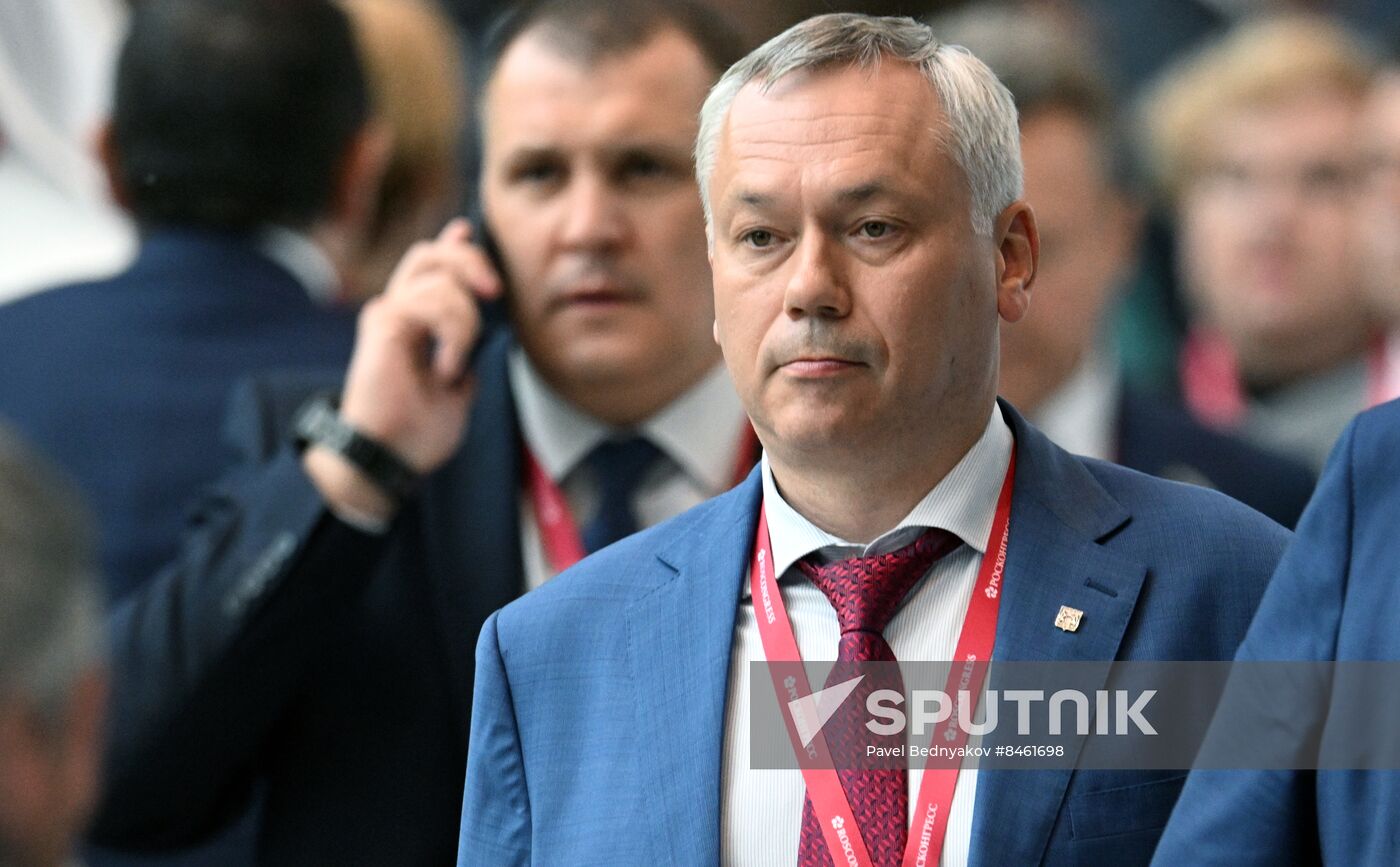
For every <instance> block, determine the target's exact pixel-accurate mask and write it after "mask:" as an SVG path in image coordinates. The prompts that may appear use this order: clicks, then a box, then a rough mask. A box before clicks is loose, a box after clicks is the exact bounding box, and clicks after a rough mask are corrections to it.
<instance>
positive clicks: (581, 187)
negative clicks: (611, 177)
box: [560, 175, 629, 251]
mask: <svg viewBox="0 0 1400 867" xmlns="http://www.w3.org/2000/svg"><path fill="white" fill-rule="evenodd" d="M628 231H629V228H628V218H627V210H626V204H625V202H624V201H623V197H622V196H621V195H620V194H619V192H618V191H617V190H615V189H613V188H612V186H611V185H610V184H609V183H608V182H607V180H606V179H605V178H602V177H598V176H596V175H580V176H578V177H576V178H575V180H574V181H573V183H572V184H571V185H570V189H569V192H568V196H567V199H566V202H565V213H564V223H563V229H562V231H561V237H560V241H561V243H562V244H563V246H564V247H566V248H567V249H571V250H587V251H604V250H610V249H613V248H616V247H618V246H620V245H621V244H622V243H623V242H624V241H625V240H626V238H627V234H628Z"/></svg>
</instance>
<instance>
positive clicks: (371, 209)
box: [327, 120, 394, 237]
mask: <svg viewBox="0 0 1400 867" xmlns="http://www.w3.org/2000/svg"><path fill="white" fill-rule="evenodd" d="M393 153H394V136H393V133H392V132H391V131H390V130H389V128H388V127H387V126H385V125H384V124H383V123H382V122H380V121H377V120H371V121H369V122H368V123H366V124H365V125H364V126H362V127H360V130H359V132H357V133H355V135H354V136H353V137H352V138H351V139H350V143H349V144H348V145H347V146H346V148H345V153H344V154H343V155H342V156H341V159H340V171H339V173H338V174H337V175H336V178H335V188H334V190H333V191H332V193H333V194H332V196H331V202H330V205H331V207H330V213H329V214H328V215H327V216H328V217H329V218H330V221H331V222H334V223H338V224H340V225H342V226H347V227H350V228H351V230H352V231H353V232H354V233H355V236H356V237H364V236H365V233H367V232H368V230H369V227H370V225H371V223H372V222H373V221H374V219H375V217H376V215H377V213H378V210H379V197H380V188H381V186H382V184H383V183H384V173H385V171H386V170H387V169H388V168H389V160H390V158H391V157H392V156H393Z"/></svg>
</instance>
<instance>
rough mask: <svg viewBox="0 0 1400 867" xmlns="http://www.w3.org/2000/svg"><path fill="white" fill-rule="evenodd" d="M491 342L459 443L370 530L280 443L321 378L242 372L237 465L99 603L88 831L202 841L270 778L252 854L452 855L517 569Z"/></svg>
mask: <svg viewBox="0 0 1400 867" xmlns="http://www.w3.org/2000/svg"><path fill="white" fill-rule="evenodd" d="M507 348H508V339H507V338H506V336H505V335H504V334H497V335H495V336H493V337H490V338H489V339H488V340H487V342H486V345H485V347H484V348H483V349H482V351H481V353H480V356H479V359H478V364H477V376H478V393H477V398H476V401H475V404H474V406H473V409H472V414H471V420H470V423H469V427H468V430H467V433H466V436H465V439H464V442H463V444H462V446H461V448H460V450H459V451H458V453H457V454H456V455H455V457H453V458H452V459H451V460H450V461H449V462H448V464H447V465H446V466H445V467H444V468H443V469H442V470H440V471H439V472H437V473H436V474H434V475H433V476H432V477H431V478H429V479H427V480H426V482H425V485H424V487H423V489H422V490H421V492H420V493H419V495H418V496H417V497H415V498H414V499H413V500H412V501H411V502H410V503H408V504H407V505H406V506H405V508H404V509H403V510H402V511H401V513H400V514H399V516H398V517H397V518H396V520H395V522H394V525H393V527H392V529H391V531H390V532H389V533H388V534H387V535H386V536H384V537H376V536H371V535H367V534H365V533H362V532H359V531H357V530H355V529H353V528H351V527H349V526H348V525H346V524H343V523H342V522H340V521H339V520H337V519H335V518H334V517H333V516H331V515H330V514H329V513H328V512H327V510H326V509H325V508H324V506H323V504H322V501H321V499H320V496H319V494H318V493H317V492H316V490H315V488H314V487H313V486H312V484H311V482H310V480H309V479H308V478H307V477H306V475H305V473H304V472H303V471H302V470H301V464H300V460H299V457H298V456H297V455H296V454H295V452H294V451H293V450H292V449H291V447H290V446H288V445H286V444H285V443H286V441H287V436H286V433H287V429H288V427H289V419H290V416H291V414H292V412H293V410H294V409H295V408H296V407H297V406H298V405H300V403H301V402H302V400H303V399H304V398H305V397H306V396H307V394H308V393H309V392H310V391H312V390H315V388H317V387H322V386H329V387H332V388H334V387H336V386H337V383H336V382H334V381H326V380H317V379H316V378H314V377H313V378H310V379H303V380H300V381H295V380H289V379H283V380H281V381H279V382H275V383H264V384H262V385H260V386H257V387H253V388H251V389H250V390H249V391H248V392H247V394H246V395H245V397H246V398H247V400H246V402H245V406H244V408H243V410H242V411H241V412H239V413H237V414H236V417H235V419H234V423H233V428H232V429H233V430H234V431H235V433H236V435H237V436H238V437H239V439H240V440H241V442H242V443H243V444H244V446H245V448H246V449H247V450H248V455H247V461H246V467H245V469H243V470H242V471H240V472H238V473H236V474H235V475H234V476H233V477H232V478H230V479H229V480H228V481H227V482H226V483H225V484H224V485H223V486H222V489H221V491H220V492H219V493H217V494H216V495H214V496H212V497H210V498H209V499H208V500H207V501H206V502H205V504H204V505H203V507H202V509H201V510H200V511H199V513H198V514H197V516H196V526H195V529H194V530H193V531H192V532H191V533H190V535H189V536H188V538H187V539H186V540H185V544H184V546H183V548H182V550H181V554H180V558H179V560H178V561H177V562H176V563H175V564H174V565H173V566H171V567H170V568H169V569H168V570H166V571H165V572H164V573H162V574H161V575H160V576H159V577H158V578H157V579H156V580H155V581H154V582H153V583H152V584H151V585H150V586H148V587H147V588H145V589H144V590H143V591H142V592H141V593H138V594H136V595H134V596H133V597H132V598H131V599H130V600H129V602H128V604H126V605H124V606H123V607H122V608H121V609H120V610H119V611H118V612H116V614H115V616H114V618H113V629H114V650H113V657H114V664H115V677H116V689H115V691H114V696H115V698H116V706H115V707H114V709H113V714H114V718H113V723H112V726H111V728H112V735H111V747H110V752H109V757H108V765H107V769H106V770H107V787H106V791H105V794H104V797H103V800H102V804H101V808H100V811H99V815H98V819H97V823H96V826H95V829H94V833H93V836H94V838H95V839H96V840H97V841H98V842H102V843H105V844H109V845H110V844H116V845H127V846H131V845H141V846H147V847H150V846H174V845H181V844H184V843H186V842H189V841H192V840H197V839H199V838H200V837H201V836H202V835H204V834H206V833H207V832H209V831H210V830H211V829H213V828H215V827H216V826H217V825H218V824H219V823H220V822H221V821H222V819H223V818H224V817H226V816H227V815H229V814H230V813H232V812H236V811H237V810H238V809H239V808H240V807H241V806H242V804H243V803H244V802H246V800H247V798H248V795H249V792H250V790H251V788H252V787H253V784H254V781H255V780H261V782H262V784H263V788H264V790H265V792H266V809H265V817H264V820H263V827H262V836H261V839H260V843H259V862H260V863H263V864H270V865H281V864H285V865H308V864H376V865H377V864H394V865H419V864H448V863H451V861H452V859H453V855H454V853H455V850H456V842H455V841H456V828H457V820H458V817H459V815H460V811H459V808H460V805H461V793H462V780H463V774H464V771H463V768H464V766H465V762H466V751H467V732H468V722H469V717H470V700H471V684H472V679H473V657H472V647H473V645H474V642H475V640H476V636H477V633H478V632H479V630H480V626H481V624H482V622H483V621H484V620H485V619H486V617H487V615H488V614H490V612H492V611H494V610H495V609H497V608H499V607H500V606H502V605H504V604H505V603H506V602H509V601H510V600H511V599H513V598H514V597H515V596H516V595H517V594H518V593H519V591H520V589H521V586H522V577H521V576H522V567H521V563H520V534H519V528H518V518H519V516H518V509H519V503H518V500H519V497H518V490H519V478H520V472H519V465H520V464H519V457H520V452H519V445H518V433H517V429H516V421H515V410H514V406H513V403H512V401H511V396H510V391H509V388H508V384H507V376H506V353H507Z"/></svg>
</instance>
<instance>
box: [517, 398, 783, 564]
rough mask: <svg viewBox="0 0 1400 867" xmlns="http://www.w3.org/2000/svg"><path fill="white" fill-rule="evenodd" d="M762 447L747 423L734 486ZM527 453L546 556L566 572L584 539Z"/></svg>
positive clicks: (564, 504)
mask: <svg viewBox="0 0 1400 867" xmlns="http://www.w3.org/2000/svg"><path fill="white" fill-rule="evenodd" d="M759 448H760V446H759V442H758V437H757V436H756V435H755V434H754V432H753V428H752V427H750V426H749V425H747V424H745V425H744V430H743V431H742V432H741V433H740V441H739V452H738V458H737V459H736V460H735V462H734V463H735V465H734V484H736V485H737V484H738V483H739V482H742V481H743V480H744V479H745V478H746V477H747V476H748V474H749V471H750V470H752V469H753V465H754V464H756V463H758V452H759ZM524 451H525V487H526V489H527V490H528V491H529V493H530V505H531V507H532V508H533V509H534V512H535V520H536V521H538V522H539V526H540V541H541V543H542V544H543V545H544V556H545V559H546V560H547V561H548V563H549V565H550V567H551V568H553V569H554V571H555V572H563V571H564V570H565V569H567V568H569V567H570V566H572V565H574V564H575V563H577V562H578V561H580V560H582V559H583V557H584V555H585V554H586V553H587V552H586V551H585V550H584V548H583V537H582V535H581V534H580V533H579V528H578V523H577V522H576V521H575V520H574V514H573V512H572V511H571V510H570V509H569V501H568V500H567V499H565V497H564V492H563V491H562V490H560V488H559V486H558V485H557V484H555V482H554V479H551V478H550V477H549V473H547V472H545V470H544V467H542V466H540V462H539V461H538V460H536V459H535V456H534V454H533V453H531V451H530V449H529V448H528V447H527V448H526V449H525V450H524Z"/></svg>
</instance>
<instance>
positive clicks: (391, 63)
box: [340, 0, 468, 252]
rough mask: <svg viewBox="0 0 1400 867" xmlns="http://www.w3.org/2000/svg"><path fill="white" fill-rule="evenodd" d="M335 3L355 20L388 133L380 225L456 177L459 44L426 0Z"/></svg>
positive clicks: (461, 113) (460, 124) (462, 114)
mask: <svg viewBox="0 0 1400 867" xmlns="http://www.w3.org/2000/svg"><path fill="white" fill-rule="evenodd" d="M340 4H341V6H342V7H343V8H344V9H345V11H346V14H347V15H349V17H350V22H351V24H352V25H353V27H354V31H355V39H356V42H357V43H358V44H359V48H360V53H361V58H362V61H363V63H364V67H365V78H366V83H367V84H368V86H369V91H370V98H371V104H372V108H373V112H374V115H375V116H376V117H378V118H379V119H380V121H381V122H383V123H384V124H385V126H387V128H388V130H389V132H390V134H391V135H392V137H393V144H392V150H391V153H390V156H389V164H388V166H387V168H386V169H385V172H384V179H383V182H382V184H381V187H380V195H379V214H378V222H377V224H376V228H377V230H379V231H385V230H387V229H389V228H390V226H389V225H388V224H390V223H392V222H393V221H394V220H395V219H396V217H397V215H400V214H403V213H406V212H411V211H412V209H413V208H414V207H415V204H416V203H417V201H418V200H420V199H422V198H424V196H425V195H427V194H428V193H429V192H430V190H428V189H426V187H427V186H428V185H432V184H446V183H456V182H457V181H458V180H459V177H458V176H459V175H460V171H459V158H458V157H459V147H460V142H461V136H462V131H463V129H464V124H465V123H466V118H467V102H468V97H467V82H466V74H465V72H464V69H463V59H462V46H461V45H460V44H459V42H458V40H457V37H456V31H455V29H454V25H453V24H452V22H451V21H450V20H449V19H448V18H447V17H446V16H444V15H443V14H442V13H441V12H440V11H438V9H437V8H436V7H435V6H434V5H432V4H430V3H427V2H424V0H340ZM399 252H402V251H399Z"/></svg>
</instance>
